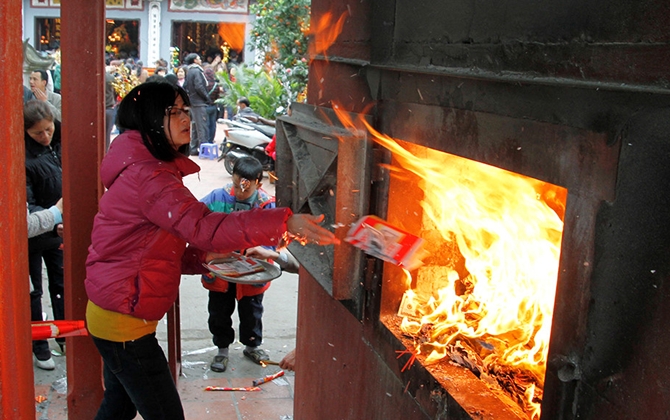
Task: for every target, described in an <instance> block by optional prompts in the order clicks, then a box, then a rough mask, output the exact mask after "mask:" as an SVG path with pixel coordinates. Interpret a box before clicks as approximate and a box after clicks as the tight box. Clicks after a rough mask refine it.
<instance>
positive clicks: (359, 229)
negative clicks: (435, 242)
mask: <svg viewBox="0 0 670 420" xmlns="http://www.w3.org/2000/svg"><path fill="white" fill-rule="evenodd" d="M344 240H345V241H347V242H349V243H350V244H352V245H353V246H355V247H357V248H360V249H361V250H363V252H365V253H366V254H369V255H372V256H373V257H377V258H379V259H381V260H384V261H387V262H390V263H391V264H395V265H397V266H400V267H404V268H406V269H408V270H414V269H416V268H418V267H419V266H420V265H421V255H422V254H423V252H422V245H423V239H421V238H419V237H418V236H416V235H412V234H411V233H409V232H405V231H403V230H401V229H398V228H397V227H395V226H392V225H390V224H389V223H387V222H386V221H384V220H382V219H380V218H379V217H376V216H363V217H362V218H361V219H359V220H358V221H357V222H356V223H355V224H354V225H353V226H352V227H351V229H349V232H348V233H347V237H346V238H344Z"/></svg>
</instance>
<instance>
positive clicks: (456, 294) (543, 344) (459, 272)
mask: <svg viewBox="0 0 670 420" xmlns="http://www.w3.org/2000/svg"><path fill="white" fill-rule="evenodd" d="M398 144H399V145H400V146H402V147H401V148H395V147H394V148H390V149H391V150H393V156H394V162H393V165H392V166H393V167H395V168H396V169H397V170H396V171H394V173H395V175H394V176H393V177H392V180H391V185H390V193H389V214H388V221H389V222H390V223H392V224H394V225H396V226H399V227H400V228H403V229H405V230H408V231H410V232H419V235H420V236H421V237H422V238H424V239H425V241H426V242H425V248H426V249H427V250H428V251H429V252H430V256H429V257H428V258H426V259H424V265H423V266H422V267H420V268H419V269H417V270H415V271H413V272H412V273H411V275H410V273H409V272H401V271H400V270H399V269H397V268H395V267H391V266H389V265H386V267H385V269H384V271H385V273H384V277H385V281H384V287H385V290H384V294H385V295H386V294H390V295H391V296H393V295H394V294H395V297H396V298H397V300H395V304H396V305H397V304H398V300H400V301H401V302H400V305H399V307H400V309H399V311H398V312H399V314H401V316H402V322H401V323H400V330H401V331H402V333H401V334H402V335H404V336H406V337H410V338H411V340H412V342H413V343H414V345H415V347H416V348H415V353H417V354H419V355H421V356H420V358H419V359H420V360H421V362H422V363H424V364H426V365H430V364H432V363H435V362H438V361H452V362H455V363H458V364H460V365H461V366H464V367H467V368H468V369H470V370H471V371H473V372H474V373H475V374H476V375H477V376H478V377H480V378H482V379H484V380H485V381H487V383H489V384H497V385H498V386H500V388H502V389H503V390H505V391H506V392H507V393H508V394H509V395H510V396H511V397H512V399H514V400H515V401H517V403H518V404H519V405H520V406H521V407H522V408H523V409H524V411H526V413H527V414H528V415H529V417H531V418H539V413H540V402H541V398H542V387H543V383H544V373H545V367H546V359H547V350H548V346H549V336H550V330H551V321H552V311H553V306H554V295H555V291H556V281H557V276H558V264H559V255H560V249H561V235H562V231H563V221H562V219H563V214H564V210H565V199H566V196H567V190H565V189H564V188H561V187H557V186H555V185H551V184H548V183H545V182H542V181H539V180H536V179H532V178H528V177H525V176H522V175H519V174H515V173H511V172H508V171H505V170H502V169H499V168H495V167H492V166H488V165H485V164H481V163H478V162H475V161H471V160H467V159H463V158H460V157H457V156H453V155H449V154H446V153H442V152H438V151H435V150H432V149H427V148H424V147H421V146H418V145H415V144H411V143H404V142H398ZM402 149H405V151H403V150H402ZM400 167H402V169H398V168H400ZM390 284H393V285H394V286H389V285H390ZM400 284H401V285H402V287H400V286H398V285H400ZM387 292H389V293H387ZM384 299H386V297H384ZM392 299H393V298H392ZM385 304H390V303H388V302H387V303H385ZM397 308H398V306H396V309H392V308H388V309H391V310H393V311H394V312H395V310H397ZM391 329H392V330H393V328H391Z"/></svg>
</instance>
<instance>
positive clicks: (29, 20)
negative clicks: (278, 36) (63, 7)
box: [0, 0, 256, 66]
mask: <svg viewBox="0 0 670 420" xmlns="http://www.w3.org/2000/svg"><path fill="white" fill-rule="evenodd" d="M0 1H5V0H0ZM147 4H148V3H147V2H145V4H144V10H133V11H126V10H115V9H109V10H107V13H106V17H107V18H109V19H124V20H139V21H140V32H139V38H140V39H139V52H140V60H142V62H143V63H144V65H145V66H153V64H154V63H149V62H148V46H147V44H148V39H147V37H148V27H149V17H148V13H149V8H148V6H147ZM23 15H24V17H23V34H24V35H23V39H26V38H30V43H31V44H33V45H35V41H36V40H35V18H56V17H59V16H60V9H59V8H35V7H31V6H30V0H23ZM255 18H256V17H255V16H253V15H251V16H250V15H244V14H234V13H202V12H191V13H185V12H170V11H169V10H168V2H167V0H163V1H162V2H161V28H160V47H159V56H160V57H161V58H163V59H165V60H168V61H170V60H169V59H170V42H171V40H172V21H173V20H175V21H194V22H207V23H219V22H226V23H244V24H245V28H246V31H245V32H246V35H245V41H244V43H245V51H244V61H245V62H247V63H253V59H254V52H253V51H251V50H250V49H249V36H250V33H251V22H253V21H254V20H255Z"/></svg>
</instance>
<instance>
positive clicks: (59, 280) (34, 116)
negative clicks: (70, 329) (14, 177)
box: [23, 101, 65, 370]
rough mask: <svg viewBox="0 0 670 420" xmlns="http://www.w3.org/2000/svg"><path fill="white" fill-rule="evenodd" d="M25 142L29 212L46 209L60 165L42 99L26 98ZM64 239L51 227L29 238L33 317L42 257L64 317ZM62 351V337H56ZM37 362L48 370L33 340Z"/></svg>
mask: <svg viewBox="0 0 670 420" xmlns="http://www.w3.org/2000/svg"><path fill="white" fill-rule="evenodd" d="M23 122H24V129H25V143H26V186H27V200H28V208H29V210H30V212H31V213H32V212H35V211H40V210H44V209H48V208H49V207H51V206H53V205H55V204H56V203H57V202H58V200H60V198H61V196H62V183H63V169H62V165H61V138H60V122H58V121H57V120H56V119H55V118H54V115H53V113H52V111H51V109H49V107H48V106H47V105H46V103H45V102H42V101H29V102H28V103H26V105H25V107H24V110H23ZM62 244H63V240H62V239H61V237H60V236H58V234H57V230H56V229H54V230H53V231H51V232H47V233H44V234H42V235H39V236H36V237H34V238H31V239H30V240H29V241H28V253H29V268H30V281H31V282H32V284H33V291H32V292H30V312H31V319H32V320H33V321H41V320H42V260H44V264H45V265H46V268H47V275H48V277H49V296H50V298H51V306H52V308H53V315H54V319H65V306H64V302H63V250H62ZM58 344H60V347H61V351H64V349H65V340H64V339H59V340H58ZM33 353H34V354H35V358H36V359H37V360H36V365H37V367H39V368H41V369H46V370H51V369H53V368H54V362H53V360H51V352H50V351H49V344H48V343H47V342H46V340H40V341H33Z"/></svg>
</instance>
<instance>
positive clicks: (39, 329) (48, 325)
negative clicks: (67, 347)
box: [31, 321, 88, 340]
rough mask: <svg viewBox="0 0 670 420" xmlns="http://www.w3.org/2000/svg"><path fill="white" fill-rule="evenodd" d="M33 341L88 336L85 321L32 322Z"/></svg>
mask: <svg viewBox="0 0 670 420" xmlns="http://www.w3.org/2000/svg"><path fill="white" fill-rule="evenodd" d="M31 327H32V336H33V340H46V339H47V338H62V337H74V336H77V335H88V331H87V330H86V323H85V322H84V321H32V322H31Z"/></svg>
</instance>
